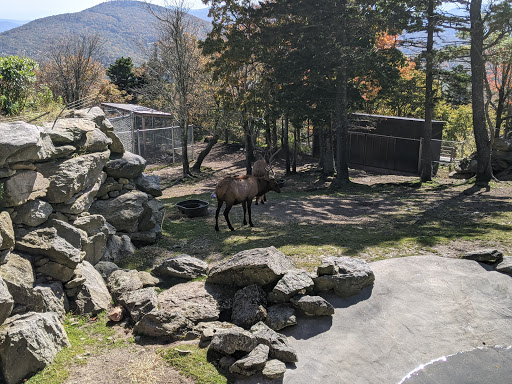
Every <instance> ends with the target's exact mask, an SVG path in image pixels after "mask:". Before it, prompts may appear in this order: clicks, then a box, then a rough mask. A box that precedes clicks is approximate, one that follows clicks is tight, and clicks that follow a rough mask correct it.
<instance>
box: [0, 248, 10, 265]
mask: <svg viewBox="0 0 512 384" xmlns="http://www.w3.org/2000/svg"><path fill="white" fill-rule="evenodd" d="M10 255H11V251H8V250H4V251H0V265H2V264H5V263H7V262H8V261H9V256H10Z"/></svg>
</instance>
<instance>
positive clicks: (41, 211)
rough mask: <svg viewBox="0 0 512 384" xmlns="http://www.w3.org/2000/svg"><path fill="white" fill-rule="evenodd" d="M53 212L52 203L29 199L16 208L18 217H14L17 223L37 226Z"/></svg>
mask: <svg viewBox="0 0 512 384" xmlns="http://www.w3.org/2000/svg"><path fill="white" fill-rule="evenodd" d="M52 212H53V207H52V205H51V204H50V203H47V202H46V201H41V200H32V201H29V202H27V203H25V204H23V205H21V206H19V207H18V208H17V209H16V217H15V218H14V219H13V222H14V223H15V224H23V225H28V226H29V227H37V226H38V225H41V224H43V223H44V222H45V221H46V220H48V218H49V217H50V215H51V214H52Z"/></svg>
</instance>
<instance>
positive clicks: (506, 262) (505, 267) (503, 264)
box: [495, 256, 512, 275]
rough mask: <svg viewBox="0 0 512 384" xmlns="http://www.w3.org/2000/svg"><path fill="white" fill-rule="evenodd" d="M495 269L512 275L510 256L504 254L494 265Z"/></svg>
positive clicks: (511, 257)
mask: <svg viewBox="0 0 512 384" xmlns="http://www.w3.org/2000/svg"><path fill="white" fill-rule="evenodd" d="M495 268H496V270H497V271H498V272H501V273H506V274H507V275H512V256H505V257H503V260H502V261H500V262H499V263H498V264H497V265H496V267H495Z"/></svg>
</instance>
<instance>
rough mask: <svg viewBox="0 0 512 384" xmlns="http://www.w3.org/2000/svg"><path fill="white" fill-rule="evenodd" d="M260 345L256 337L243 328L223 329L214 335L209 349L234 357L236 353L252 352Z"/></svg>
mask: <svg viewBox="0 0 512 384" xmlns="http://www.w3.org/2000/svg"><path fill="white" fill-rule="evenodd" d="M258 344H259V343H258V341H257V339H256V337H255V336H254V335H253V334H252V333H251V332H249V331H246V330H245V329H243V328H240V327H233V328H222V329H218V330H217V331H216V332H215V334H214V335H213V338H212V341H211V342H210V346H209V349H211V350H213V351H215V352H219V353H221V354H223V355H232V354H233V353H235V352H251V351H252V350H253V349H254V348H256V346H257V345H258Z"/></svg>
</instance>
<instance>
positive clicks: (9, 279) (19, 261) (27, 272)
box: [0, 252, 35, 304]
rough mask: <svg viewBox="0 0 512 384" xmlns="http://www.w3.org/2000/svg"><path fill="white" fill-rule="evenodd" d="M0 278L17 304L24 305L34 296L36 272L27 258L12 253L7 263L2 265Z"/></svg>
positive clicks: (0, 266)
mask: <svg viewBox="0 0 512 384" xmlns="http://www.w3.org/2000/svg"><path fill="white" fill-rule="evenodd" d="M0 277H1V278H2V279H3V281H4V282H5V284H6V285H7V289H8V290H9V292H10V294H11V295H12V297H13V299H14V302H15V303H20V304H23V303H25V302H26V301H27V297H29V296H30V295H31V294H32V289H33V287H34V280H35V278H34V270H33V268H32V263H31V262H30V260H29V259H28V258H27V257H24V256H22V255H19V254H17V253H15V252H13V253H11V255H10V257H9V260H8V261H7V263H5V264H3V265H0Z"/></svg>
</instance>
